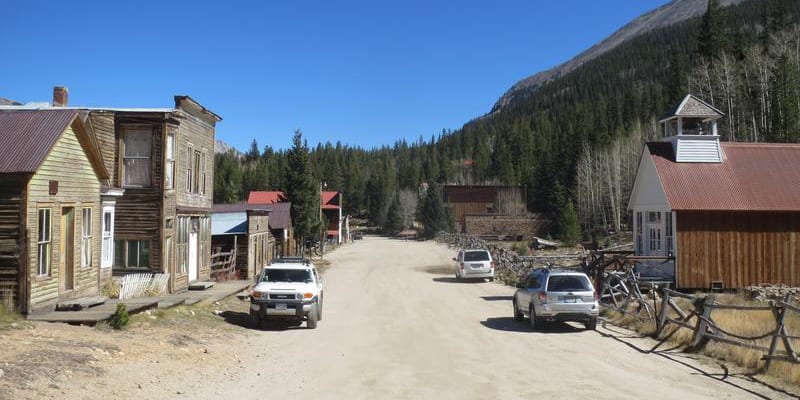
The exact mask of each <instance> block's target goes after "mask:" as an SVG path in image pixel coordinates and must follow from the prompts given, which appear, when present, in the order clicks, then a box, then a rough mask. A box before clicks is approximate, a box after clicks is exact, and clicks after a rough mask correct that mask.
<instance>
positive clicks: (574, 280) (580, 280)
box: [547, 275, 592, 292]
mask: <svg viewBox="0 0 800 400" xmlns="http://www.w3.org/2000/svg"><path fill="white" fill-rule="evenodd" d="M588 290H592V285H591V284H589V278H587V277H585V276H581V275H554V276H551V277H550V279H549V280H548V281H547V291H548V292H578V291H588Z"/></svg>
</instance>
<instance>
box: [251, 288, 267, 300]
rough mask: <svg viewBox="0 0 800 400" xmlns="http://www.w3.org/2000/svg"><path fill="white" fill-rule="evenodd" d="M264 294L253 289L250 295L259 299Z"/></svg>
mask: <svg viewBox="0 0 800 400" xmlns="http://www.w3.org/2000/svg"><path fill="white" fill-rule="evenodd" d="M265 294H266V293H263V292H259V291H256V290H254V291H253V294H252V296H253V298H254V299H260V298H261V296H264V295H265Z"/></svg>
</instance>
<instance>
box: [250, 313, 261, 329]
mask: <svg viewBox="0 0 800 400" xmlns="http://www.w3.org/2000/svg"><path fill="white" fill-rule="evenodd" d="M250 325H251V326H253V327H255V328H260V327H261V318H259V317H258V311H253V310H250Z"/></svg>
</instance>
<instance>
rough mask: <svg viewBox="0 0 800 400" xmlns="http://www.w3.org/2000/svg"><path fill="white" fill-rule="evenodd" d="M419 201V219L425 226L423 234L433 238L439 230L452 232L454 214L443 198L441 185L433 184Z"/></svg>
mask: <svg viewBox="0 0 800 400" xmlns="http://www.w3.org/2000/svg"><path fill="white" fill-rule="evenodd" d="M423 196H424V197H423V198H422V201H420V202H419V203H418V208H419V210H418V212H417V220H418V221H419V222H420V223H421V224H422V226H423V236H424V237H427V238H432V237H434V236H436V234H437V233H438V232H441V231H447V232H452V231H453V227H454V225H455V223H454V221H453V214H452V213H451V211H450V210H449V209H448V207H446V206H445V204H444V200H442V194H441V186H438V185H431V187H429V188H428V191H427V193H425V194H424V195H423Z"/></svg>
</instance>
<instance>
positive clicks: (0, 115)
mask: <svg viewBox="0 0 800 400" xmlns="http://www.w3.org/2000/svg"><path fill="white" fill-rule="evenodd" d="M77 116H78V111H76V110H59V109H49V110H14V111H10V110H4V111H0V173H34V172H36V170H37V169H38V168H39V165H41V163H42V162H43V161H44V159H45V157H47V154H48V153H50V149H51V148H52V147H53V145H54V144H55V143H56V141H57V140H58V138H59V137H61V134H62V133H64V130H66V129H67V127H68V126H70V124H72V121H74V120H75V118H76V117H77Z"/></svg>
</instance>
